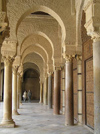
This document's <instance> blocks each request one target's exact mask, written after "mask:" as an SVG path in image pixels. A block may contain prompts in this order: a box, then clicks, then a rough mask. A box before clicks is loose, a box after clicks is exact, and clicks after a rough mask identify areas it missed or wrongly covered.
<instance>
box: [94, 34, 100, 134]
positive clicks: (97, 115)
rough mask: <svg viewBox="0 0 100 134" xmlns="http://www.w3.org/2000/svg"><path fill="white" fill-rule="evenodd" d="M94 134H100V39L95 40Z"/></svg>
mask: <svg viewBox="0 0 100 134" xmlns="http://www.w3.org/2000/svg"><path fill="white" fill-rule="evenodd" d="M93 73H94V134H100V37H99V38H97V39H95V40H93Z"/></svg>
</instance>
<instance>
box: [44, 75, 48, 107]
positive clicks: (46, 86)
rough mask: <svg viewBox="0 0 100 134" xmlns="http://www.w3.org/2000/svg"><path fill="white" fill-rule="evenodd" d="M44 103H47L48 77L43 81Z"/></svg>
mask: <svg viewBox="0 0 100 134" xmlns="http://www.w3.org/2000/svg"><path fill="white" fill-rule="evenodd" d="M44 105H48V77H46V78H45V82H44Z"/></svg>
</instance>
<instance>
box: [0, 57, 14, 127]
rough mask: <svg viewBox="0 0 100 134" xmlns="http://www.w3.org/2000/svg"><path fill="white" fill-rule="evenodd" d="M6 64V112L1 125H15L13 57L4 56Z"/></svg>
mask: <svg viewBox="0 0 100 134" xmlns="http://www.w3.org/2000/svg"><path fill="white" fill-rule="evenodd" d="M3 59H4V65H5V76H4V114H3V120H2V122H1V125H0V126H4V127H14V126H15V123H14V121H13V119H12V62H13V59H12V58H11V57H3Z"/></svg>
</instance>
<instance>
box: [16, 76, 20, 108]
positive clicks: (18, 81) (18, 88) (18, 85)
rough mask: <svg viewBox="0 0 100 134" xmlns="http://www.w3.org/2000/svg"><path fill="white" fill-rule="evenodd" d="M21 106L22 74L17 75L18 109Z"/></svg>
mask: <svg viewBox="0 0 100 134" xmlns="http://www.w3.org/2000/svg"><path fill="white" fill-rule="evenodd" d="M19 106H20V74H19V73H18V74H17V109H19Z"/></svg>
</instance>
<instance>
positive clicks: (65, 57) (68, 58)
mask: <svg viewBox="0 0 100 134" xmlns="http://www.w3.org/2000/svg"><path fill="white" fill-rule="evenodd" d="M74 57H75V55H67V54H66V53H63V58H64V59H65V60H66V62H72V60H73V58H74Z"/></svg>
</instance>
